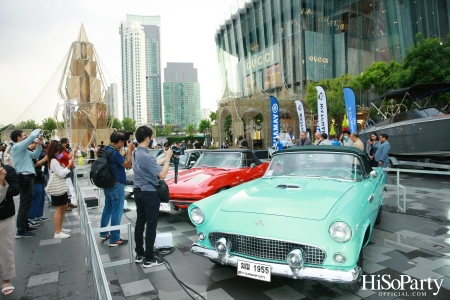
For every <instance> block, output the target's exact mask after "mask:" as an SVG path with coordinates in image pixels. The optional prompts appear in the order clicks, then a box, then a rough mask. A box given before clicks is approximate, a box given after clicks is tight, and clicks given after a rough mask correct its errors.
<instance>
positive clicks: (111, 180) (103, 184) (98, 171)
mask: <svg viewBox="0 0 450 300" xmlns="http://www.w3.org/2000/svg"><path fill="white" fill-rule="evenodd" d="M106 149H107V148H106ZM106 149H104V150H103V152H104V153H105V154H106V156H100V157H99V158H97V160H95V161H94V163H93V164H92V166H91V172H90V174H89V175H90V178H91V183H93V184H95V185H96V186H97V187H99V188H102V189H106V188H111V187H113V186H114V185H115V184H116V174H114V173H113V172H112V171H111V167H110V166H109V163H108V158H109V156H110V155H111V153H112V152H113V151H115V150H111V151H109V152H108V151H106Z"/></svg>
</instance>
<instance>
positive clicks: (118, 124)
mask: <svg viewBox="0 0 450 300" xmlns="http://www.w3.org/2000/svg"><path fill="white" fill-rule="evenodd" d="M111 118H114V117H112V116H108V121H107V123H106V124H110V123H111ZM111 127H112V128H115V129H117V130H120V129H122V128H123V127H122V122H120V120H119V119H117V118H114V119H113V123H112V126H111ZM133 132H134V131H133Z"/></svg>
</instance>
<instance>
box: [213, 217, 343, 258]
mask: <svg viewBox="0 0 450 300" xmlns="http://www.w3.org/2000/svg"><path fill="white" fill-rule="evenodd" d="M347 225H348V224H347ZM349 227H350V225H349ZM350 229H351V227H350ZM211 233H225V234H234V235H243V236H248V237H252V238H260V239H267V240H275V241H280V242H286V243H292V244H301V245H305V246H310V247H316V248H319V249H320V250H322V251H323V253H325V257H324V259H323V261H324V262H325V261H326V260H327V252H326V251H325V249H324V248H323V247H320V246H315V245H311V244H306V243H302V242H299V241H290V240H282V239H277V238H269V237H266V236H258V235H249V234H242V233H235V232H233V233H232V232H226V231H220V232H219V231H211V232H210V233H208V236H207V238H208V241H209V235H210V234H211ZM350 239H351V238H350ZM317 266H320V265H317Z"/></svg>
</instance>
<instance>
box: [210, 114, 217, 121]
mask: <svg viewBox="0 0 450 300" xmlns="http://www.w3.org/2000/svg"><path fill="white" fill-rule="evenodd" d="M209 118H210V119H211V122H212V123H214V122H215V121H216V119H217V112H215V111H212V112H211V113H210V114H209Z"/></svg>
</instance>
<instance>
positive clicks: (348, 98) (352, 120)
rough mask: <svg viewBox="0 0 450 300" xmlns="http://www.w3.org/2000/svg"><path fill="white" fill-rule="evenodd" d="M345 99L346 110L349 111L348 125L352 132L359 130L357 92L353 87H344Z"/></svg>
mask: <svg viewBox="0 0 450 300" xmlns="http://www.w3.org/2000/svg"><path fill="white" fill-rule="evenodd" d="M342 90H343V91H344V99H345V110H346V112H347V120H348V126H349V127H350V128H349V129H350V132H358V126H357V124H356V97H355V92H354V91H353V89H351V88H343V89H342Z"/></svg>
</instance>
